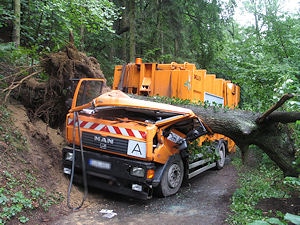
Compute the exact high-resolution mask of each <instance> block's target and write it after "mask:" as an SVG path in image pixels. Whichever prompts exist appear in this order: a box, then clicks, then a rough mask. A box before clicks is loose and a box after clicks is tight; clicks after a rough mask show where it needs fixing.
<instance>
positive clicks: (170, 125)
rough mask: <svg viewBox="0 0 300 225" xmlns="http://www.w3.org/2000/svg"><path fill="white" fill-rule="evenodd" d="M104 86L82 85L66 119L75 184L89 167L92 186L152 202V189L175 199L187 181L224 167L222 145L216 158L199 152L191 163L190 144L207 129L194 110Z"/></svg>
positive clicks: (67, 164) (68, 169)
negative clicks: (103, 88)
mask: <svg viewBox="0 0 300 225" xmlns="http://www.w3.org/2000/svg"><path fill="white" fill-rule="evenodd" d="M103 82H104V81H103V80H102V79H81V80H80V81H79V82H78V85H77V88H76V90H75V93H74V98H73V100H72V106H71V109H70V112H69V113H68V115H67V118H66V139H67V141H68V143H69V145H68V146H66V147H65V148H63V170H64V173H65V174H66V175H71V174H72V173H73V174H72V175H74V179H75V181H77V182H82V169H83V168H85V171H84V173H86V176H87V182H88V185H90V186H95V187H97V188H100V189H103V190H107V191H112V192H116V193H120V194H124V195H128V196H131V197H136V198H141V199H149V198H151V197H152V196H153V191H155V192H156V193H158V195H160V196H169V195H173V194H175V193H177V191H178V190H179V188H180V186H181V184H182V182H183V180H184V179H188V178H191V177H193V176H195V175H196V174H199V173H200V172H203V171H205V170H207V169H210V168H212V167H217V168H222V167H223V165H224V160H225V150H226V148H225V145H224V144H222V143H217V144H216V145H215V147H216V148H215V149H214V150H213V151H216V152H217V153H218V154H219V158H218V159H217V160H215V159H207V158H206V159H204V158H203V157H202V155H201V154H199V155H198V160H197V161H196V162H193V163H190V161H189V156H190V152H189V150H188V146H189V144H190V143H191V142H192V141H194V140H196V139H198V138H199V137H202V136H203V135H207V134H208V130H209V128H207V127H206V125H205V124H204V123H203V121H201V120H200V119H199V118H198V117H197V116H196V115H195V114H194V113H193V111H191V110H189V109H185V108H182V107H177V106H173V105H168V104H162V103H156V102H151V101H145V100H139V99H135V98H131V97H129V96H128V95H126V94H125V93H123V92H122V91H118V90H115V91H111V92H107V93H102V90H101V89H102V86H103ZM201 157H202V158H201ZM72 163H74V169H73V170H72ZM83 163H84V164H85V165H84V167H83Z"/></svg>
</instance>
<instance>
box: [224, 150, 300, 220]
mask: <svg viewBox="0 0 300 225" xmlns="http://www.w3.org/2000/svg"><path fill="white" fill-rule="evenodd" d="M252 150H253V149H252ZM254 151H255V150H254ZM257 154H261V153H260V152H259V153H257ZM259 158H262V160H261V163H260V164H259V166H258V167H257V168H253V169H251V170H250V171H248V170H246V171H245V170H244V169H243V168H244V166H243V165H242V164H241V160H240V159H237V158H235V160H234V162H233V164H234V165H236V167H237V168H238V170H239V171H240V172H239V175H240V178H239V186H240V187H239V188H238V189H237V190H236V191H235V193H234V195H233V196H232V204H231V211H232V213H233V214H231V215H230V216H229V217H228V219H227V220H228V222H229V224H238V225H241V224H252V225H255V224H257V225H259V224H286V221H291V220H289V219H287V218H286V217H285V215H284V214H282V213H281V212H277V216H278V218H273V217H272V218H269V217H267V216H266V215H264V214H263V213H262V212H261V210H258V209H256V208H255V205H256V204H257V203H258V201H259V200H260V199H264V198H271V197H274V198H285V197H290V195H289V193H291V192H295V191H296V192H297V190H299V178H285V179H284V177H283V174H282V172H281V171H280V169H279V168H278V167H276V166H275V165H274V164H273V163H272V162H271V161H270V160H269V159H268V157H267V156H266V155H265V154H263V155H261V156H259Z"/></svg>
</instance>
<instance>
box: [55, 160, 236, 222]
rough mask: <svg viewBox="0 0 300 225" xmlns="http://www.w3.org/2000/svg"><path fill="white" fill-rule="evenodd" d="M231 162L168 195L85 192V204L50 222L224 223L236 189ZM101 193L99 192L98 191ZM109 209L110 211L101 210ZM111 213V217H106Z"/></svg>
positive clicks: (234, 173) (234, 172) (234, 174)
mask: <svg viewBox="0 0 300 225" xmlns="http://www.w3.org/2000/svg"><path fill="white" fill-rule="evenodd" d="M236 180H237V173H236V171H235V169H234V167H233V166H232V165H226V166H225V168H224V169H223V170H220V171H217V170H210V171H206V172H205V173H203V174H201V175H199V176H198V177H196V178H194V179H193V180H191V181H190V182H189V183H188V184H187V185H185V186H184V187H182V188H181V189H180V191H179V193H178V194H177V195H175V196H171V197H168V198H154V199H152V200H149V201H139V200H133V199H129V198H126V197H124V196H120V195H115V194H112V193H101V192H99V191H98V193H99V194H97V193H96V191H97V190H93V191H92V193H89V197H88V198H89V205H84V207H83V209H81V210H79V211H77V212H73V213H71V214H69V215H68V216H64V217H62V218H60V219H59V220H58V221H56V222H54V224H56V225H71V224H72V225H73V224H77V225H85V224H120V225H121V224H122V225H123V224H147V225H151V224H153V225H154V224H166V225H169V224H174V225H175V224H181V225H184V224H189V225H194V224H199V225H207V224H216V225H223V224H226V222H225V219H226V217H227V215H228V213H229V205H230V197H231V196H232V194H233V192H234V191H235V189H236ZM100 193H101V194H100ZM103 210H109V211H108V212H110V213H102V212H103ZM109 216H112V218H107V217H109Z"/></svg>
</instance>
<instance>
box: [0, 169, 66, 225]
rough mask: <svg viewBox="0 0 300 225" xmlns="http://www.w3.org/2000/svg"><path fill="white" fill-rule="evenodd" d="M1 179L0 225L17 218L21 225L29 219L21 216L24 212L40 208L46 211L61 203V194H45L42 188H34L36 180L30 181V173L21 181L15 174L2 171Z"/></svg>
mask: <svg viewBox="0 0 300 225" xmlns="http://www.w3.org/2000/svg"><path fill="white" fill-rule="evenodd" d="M1 178H2V181H4V182H5V183H4V186H3V187H1V188H0V205H2V207H0V224H5V223H6V222H8V221H10V220H11V219H12V218H14V217H18V218H19V221H20V222H21V223H26V222H27V221H28V220H29V218H28V217H26V216H24V215H22V213H24V211H26V210H34V209H37V208H38V207H40V206H41V207H42V208H43V209H44V210H45V211H47V210H48V209H49V207H50V206H51V205H53V204H57V203H58V202H61V201H62V195H61V193H56V192H52V193H46V190H45V189H44V188H40V187H36V180H32V179H31V178H32V174H30V173H28V177H27V178H26V179H25V180H22V179H20V177H18V175H17V174H12V173H9V172H8V171H3V172H2V174H1ZM28 178H30V179H28ZM1 208H2V209H1Z"/></svg>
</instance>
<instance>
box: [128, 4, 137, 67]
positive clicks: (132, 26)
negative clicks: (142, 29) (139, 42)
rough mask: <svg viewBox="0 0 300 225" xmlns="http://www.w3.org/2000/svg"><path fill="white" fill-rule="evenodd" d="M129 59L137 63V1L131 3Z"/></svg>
mask: <svg viewBox="0 0 300 225" xmlns="http://www.w3.org/2000/svg"><path fill="white" fill-rule="evenodd" d="M129 29H130V33H129V45H130V46H129V59H130V62H134V61H135V57H136V52H135V33H136V29H135V1H134V0H130V1H129Z"/></svg>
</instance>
